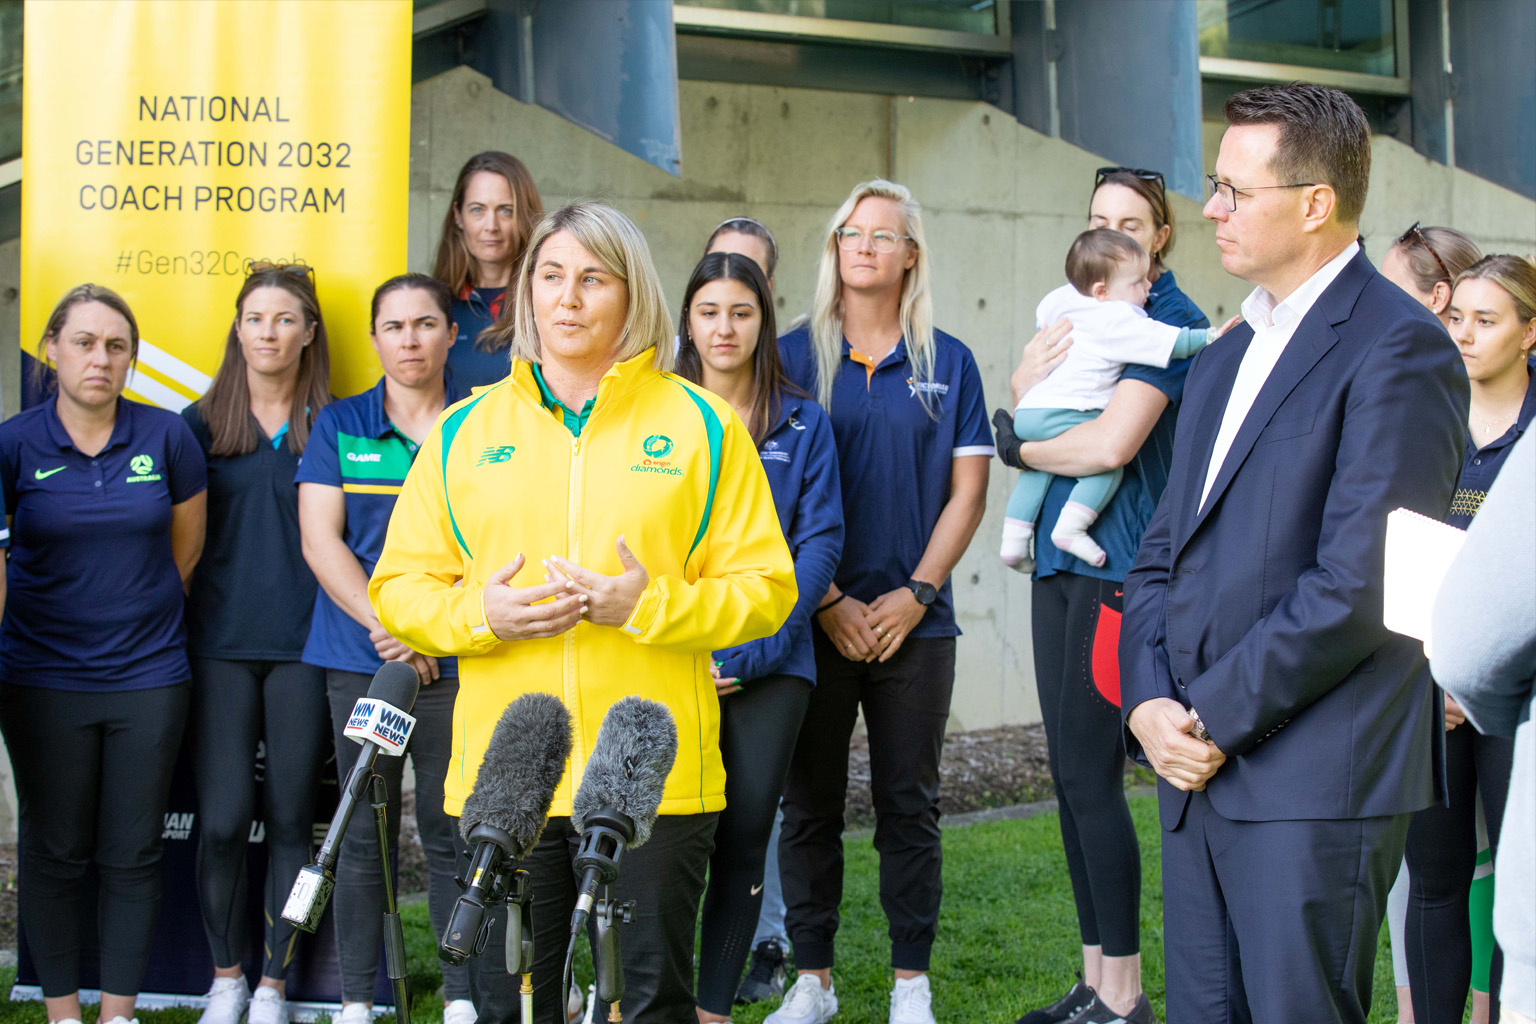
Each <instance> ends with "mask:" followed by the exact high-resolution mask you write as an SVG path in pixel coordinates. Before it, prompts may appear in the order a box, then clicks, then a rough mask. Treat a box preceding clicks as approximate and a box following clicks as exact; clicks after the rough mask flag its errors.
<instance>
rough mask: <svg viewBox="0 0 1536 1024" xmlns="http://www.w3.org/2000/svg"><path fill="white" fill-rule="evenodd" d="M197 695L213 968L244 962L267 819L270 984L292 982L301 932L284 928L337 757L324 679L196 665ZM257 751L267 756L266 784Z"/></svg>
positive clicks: (278, 665) (241, 666)
mask: <svg viewBox="0 0 1536 1024" xmlns="http://www.w3.org/2000/svg"><path fill="white" fill-rule="evenodd" d="M192 685H193V691H192V730H193V732H192V763H193V765H194V767H195V769H196V771H197V814H198V819H199V823H200V833H199V841H198V844H197V894H198V902H199V903H200V904H201V906H202V911H203V930H204V931H205V932H206V933H207V935H208V945H209V947H210V948H211V949H212V951H213V964H214V966H215V967H237V966H239V964H240V962H241V960H243V959H244V958H245V951H246V942H247V940H246V936H247V934H248V929H247V926H246V916H245V914H246V911H245V908H246V878H245V866H246V857H247V850H248V848H249V843H250V837H251V820H252V819H253V818H255V817H258V816H259V817H260V818H261V821H262V826H263V828H264V829H265V834H266V847H267V858H268V867H267V884H266V891H265V905H266V928H265V949H264V950H263V953H264V955H263V958H262V974H264V975H265V976H267V977H269V978H285V977H287V976H288V965H289V963H291V962H292V960H293V956H294V953H295V951H296V949H295V947H296V943H297V940H298V937H299V932H298V929H296V928H294V927H293V925H291V924H289V923H288V922H287V921H284V920H283V919H282V911H283V903H284V902H285V901H286V900H287V898H288V889H289V887H290V886H292V885H293V879H294V877H295V876H296V875H298V873H299V870H300V869H301V868H303V867H304V865H306V864H308V863H309V859H310V855H311V854H312V853H313V852H314V842H315V840H314V832H315V825H314V822H315V787H316V785H317V784H318V782H319V781H320V769H321V768H322V767H323V766H324V764H325V759H326V756H327V755H328V754H329V753H330V712H329V708H328V706H327V704H326V700H325V670H324V669H321V668H316V667H315V666H313V665H306V664H304V663H303V662H298V661H225V660H222V659H217V658H193V659H192ZM258 746H262V747H263V748H264V749H265V754H266V756H265V757H264V759H263V764H264V765H265V776H264V778H263V779H262V780H260V781H258V780H257V778H256V774H255V767H256V753H257V748H258ZM258 798H259V800H260V803H259V804H258ZM258 807H259V810H258Z"/></svg>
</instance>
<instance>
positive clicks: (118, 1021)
mask: <svg viewBox="0 0 1536 1024" xmlns="http://www.w3.org/2000/svg"><path fill="white" fill-rule="evenodd" d="M105 1024H139V1018H137V1017H135V1018H133V1019H132V1020H129V1019H128V1018H127V1017H124V1016H123V1015H122V1014H118V1015H117V1016H116V1017H113V1018H112V1019H111V1020H109V1021H106V1022H105Z"/></svg>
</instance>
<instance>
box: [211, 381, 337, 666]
mask: <svg viewBox="0 0 1536 1024" xmlns="http://www.w3.org/2000/svg"><path fill="white" fill-rule="evenodd" d="M181 418H182V419H184V420H186V421H187V426H188V427H190V428H191V429H192V436H193V437H195V438H197V443H198V444H199V445H200V446H201V447H202V449H203V457H204V458H205V459H206V460H207V462H208V538H207V540H206V542H205V543H204V544H203V557H202V558H200V559H198V562H197V571H196V572H195V573H193V574H192V590H191V593H190V594H189V595H188V597H187V653H188V654H190V655H192V656H193V657H194V658H222V659H225V660H228V661H298V660H299V655H300V653H302V652H303V650H304V639H305V637H307V636H308V635H309V615H310V609H311V608H313V607H314V603H315V586H316V584H315V574H314V573H313V572H311V571H310V569H309V564H308V563H307V562H305V561H304V551H303V545H302V540H301V538H300V536H299V489H298V488H297V487H295V486H294V485H293V473H294V470H295V469H297V468H298V465H299V457H298V456H297V455H295V454H294V453H293V452H292V451H291V450H290V449H289V447H288V426H287V424H284V425H283V427H282V429H280V430H279V431H278V432H277V436H276V437H267V435H266V433H265V431H263V430H262V429H261V427H260V425H259V424H258V425H257V427H256V430H257V434H258V435H259V436H260V440H259V441H258V442H257V444H256V448H255V449H254V450H253V451H249V452H246V453H245V454H244V455H212V454H210V452H209V450H210V449H211V448H212V447H213V433H212V431H210V430H209V429H208V425H207V424H206V423H205V422H203V416H202V407H201V406H200V405H199V404H198V403H196V402H194V403H193V404H191V405H189V406H187V407H186V408H185V409H183V410H182V413H181Z"/></svg>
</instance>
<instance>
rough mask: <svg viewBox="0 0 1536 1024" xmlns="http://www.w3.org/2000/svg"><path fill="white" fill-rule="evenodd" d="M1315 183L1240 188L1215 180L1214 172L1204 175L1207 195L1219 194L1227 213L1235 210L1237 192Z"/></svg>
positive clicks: (1304, 182)
mask: <svg viewBox="0 0 1536 1024" xmlns="http://www.w3.org/2000/svg"><path fill="white" fill-rule="evenodd" d="M1316 184H1317V182H1315V181H1298V182H1295V183H1293V184H1290V185H1245V186H1244V187H1242V188H1238V187H1237V186H1236V185H1233V184H1232V183H1231V182H1227V181H1217V180H1216V175H1214V174H1207V175H1206V176H1205V185H1206V190H1207V193H1208V195H1210V196H1212V197H1214V196H1218V195H1219V196H1221V201H1222V202H1223V203H1225V204H1226V207H1227V212H1228V213H1236V212H1237V194H1238V193H1239V192H1263V191H1264V190H1265V189H1271V188H1311V187H1313V186H1314V185H1316Z"/></svg>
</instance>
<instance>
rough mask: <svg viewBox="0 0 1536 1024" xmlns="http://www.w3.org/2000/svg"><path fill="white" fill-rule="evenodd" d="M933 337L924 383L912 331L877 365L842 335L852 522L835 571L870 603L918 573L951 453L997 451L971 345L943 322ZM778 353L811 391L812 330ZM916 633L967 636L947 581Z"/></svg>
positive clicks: (945, 496)
mask: <svg viewBox="0 0 1536 1024" xmlns="http://www.w3.org/2000/svg"><path fill="white" fill-rule="evenodd" d="M933 341H934V353H933V355H934V359H933V380H932V382H931V383H925V384H922V385H921V391H919V384H918V383H917V382H916V381H914V380H913V377H912V367H911V365H910V364H909V363H908V361H907V343H906V339H902V340H901V341H899V342H897V343H896V347H895V348H893V349H892V350H891V351H890V353H889V354H887V355H886V357H885V358H884V359H882V360H881V361H880V363H879V365H877V366H874V367H867V366H866V364H864V363H861V362H859V361H858V360H859V358H860V354H859V353H857V352H855V351H854V350H853V348H852V346H850V345H849V344H848V339H846V338H844V339H843V354H842V359H841V360H840V361H839V363H838V368H837V378H836V379H835V380H834V381H833V382H832V408H831V409H829V410H827V412H828V414H829V415H830V416H831V418H832V436H833V438H834V439H835V441H836V442H837V459H838V465H839V476H840V478H841V484H842V490H843V515H844V521H845V522H846V524H847V533H846V535H845V537H844V540H843V557H842V560H841V561H840V562H839V563H838V567H837V575H836V576H834V577H833V579H834V580H835V581H836V583H837V586H838V589H839V590H842V591H845V592H846V593H849V594H852V595H853V596H854V597H856V598H858V599H859V600H860V601H864V602H869V601H873V600H874V599H875V598H877V597H879V596H880V595H881V594H885V593H888V592H890V591H892V590H895V589H897V588H898V587H902V586H905V585H906V582H907V580H909V579H911V578H912V573H913V572H915V571H916V569H917V563H918V562H920V561H921V560H922V557H923V552H925V551H926V550H927V549H928V541H929V540H930V539H931V538H932V537H933V528H934V526H935V525H937V524H938V521H939V514H940V513H941V512H943V511H944V505H945V504H946V503H947V502H948V501H949V483H950V476H951V473H952V471H953V463H954V460H955V459H956V458H958V457H960V456H966V455H989V456H990V455H992V454H994V453H995V452H996V449H995V448H994V447H993V445H992V432H991V426H990V425H989V424H988V422H987V403H986V398H985V396H983V394H982V389H981V374H980V372H978V371H977V369H976V360H975V359H974V358H973V357H972V356H971V350H970V349H968V348H966V347H965V345H963V344H962V343H961V342H960V341H959V340H958V339H956V338H953V337H951V336H950V335H948V334H945V333H944V332H943V331H939V330H935V331H934V332H933ZM779 354H780V355H781V356H782V358H783V361H784V370H785V373H786V374H787V375H788V376H789V379H790V380H792V381H794V382H795V383H796V384H798V385H799V386H800V387H802V388H804V389H805V390H806V391H808V392H810V393H811V394H813V395H814V394H815V393H816V357H815V354H814V352H813V351H812V349H811V335H810V331H809V330H808V329H807V328H804V327H802V328H799V329H798V330H794V331H791V332H789V333H788V334H786V335H784V336H783V337H782V338H780V339H779ZM924 397H926V398H927V399H928V404H927V406H925V404H924V401H923V398H924ZM929 408H931V409H932V415H930V414H929ZM911 635H912V636H917V637H947V636H959V635H960V628H959V626H957V625H956V624H955V604H954V597H953V595H952V594H951V592H950V582H949V580H947V579H946V580H945V581H944V583H943V585H942V586H941V587H940V588H939V597H938V600H936V601H935V602H934V603H933V605H932V606H931V607H929V609H928V612H927V614H926V615H924V616H923V618H922V621H921V622H919V623H918V625H917V628H916V629H914V630H913V631H912V634H911Z"/></svg>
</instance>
